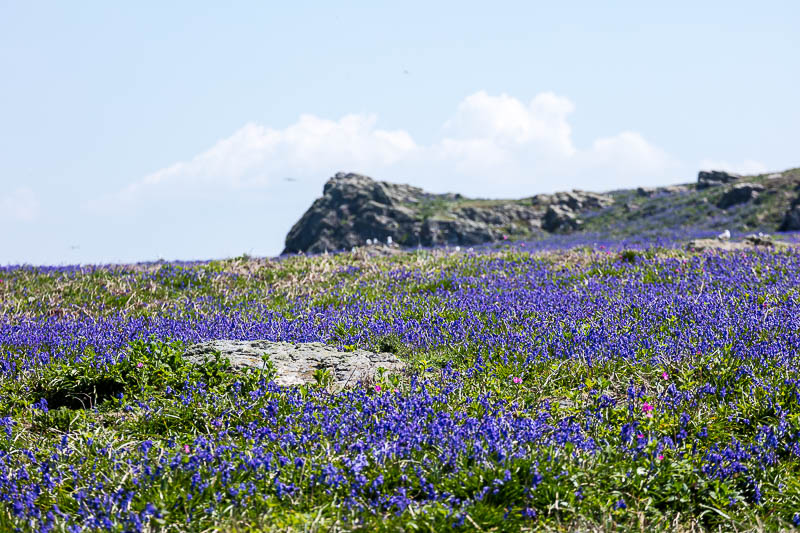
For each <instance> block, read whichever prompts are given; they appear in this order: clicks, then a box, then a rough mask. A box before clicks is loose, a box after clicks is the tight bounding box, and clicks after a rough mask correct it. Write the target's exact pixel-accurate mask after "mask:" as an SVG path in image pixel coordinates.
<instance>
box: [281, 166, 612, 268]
mask: <svg viewBox="0 0 800 533" xmlns="http://www.w3.org/2000/svg"><path fill="white" fill-rule="evenodd" d="M462 200H465V199H464V198H463V197H462V196H461V195H460V194H452V193H447V194H431V193H428V192H425V191H423V190H422V189H420V188H418V187H412V186H410V185H398V184H393V183H387V182H383V181H376V180H373V179H372V178H370V177H368V176H363V175H361V174H353V173H348V174H346V173H343V172H339V173H337V174H336V175H335V176H334V177H332V178H331V179H330V180H328V182H327V183H326V184H325V187H324V189H323V196H322V197H321V198H318V199H317V200H315V201H314V203H313V204H312V205H311V207H310V208H309V209H308V211H306V212H305V214H303V216H302V217H301V218H300V220H299V221H298V222H297V223H296V224H295V225H294V226H293V227H292V229H291V230H290V231H289V234H288V235H287V236H286V245H285V249H284V251H283V253H298V252H304V253H321V252H325V251H335V250H348V249H352V248H356V247H359V246H363V245H364V244H365V243H366V241H367V239H370V240H373V241H378V242H386V241H387V239H388V238H390V237H391V239H392V242H393V243H395V244H397V245H399V246H434V245H440V244H451V245H475V244H482V243H486V242H493V241H498V240H502V239H504V236H505V235H507V234H509V233H510V234H511V236H529V235H530V234H532V233H536V232H540V231H541V230H540V228H541V227H542V226H543V223H542V217H543V215H544V214H545V211H546V209H547V205H550V203H554V204H557V205H566V206H569V208H570V209H573V210H581V209H595V208H599V207H604V206H608V205H611V203H613V199H612V198H610V197H608V196H606V195H601V194H595V193H588V192H583V191H573V192H569V193H558V194H556V195H552V198H550V199H549V200H548V202H546V205H545V204H543V203H536V202H525V203H523V202H514V201H507V202H502V201H491V202H487V201H472V202H464V201H462Z"/></svg>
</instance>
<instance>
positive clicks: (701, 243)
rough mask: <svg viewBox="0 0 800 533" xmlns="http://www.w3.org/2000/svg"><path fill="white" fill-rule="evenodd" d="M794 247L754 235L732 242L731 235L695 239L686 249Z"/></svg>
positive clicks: (764, 236)
mask: <svg viewBox="0 0 800 533" xmlns="http://www.w3.org/2000/svg"><path fill="white" fill-rule="evenodd" d="M789 246H792V245H791V244H789V243H785V242H781V241H776V240H775V239H773V238H772V237H771V236H770V235H764V234H752V235H748V236H747V237H745V238H744V239H742V240H741V241H732V240H730V233H729V236H728V237H727V238H722V237H721V236H720V237H717V238H716V239H694V240H692V241H689V243H688V244H687V245H686V249H687V250H689V251H690V252H702V251H705V250H724V251H730V250H752V249H772V248H786V247H789Z"/></svg>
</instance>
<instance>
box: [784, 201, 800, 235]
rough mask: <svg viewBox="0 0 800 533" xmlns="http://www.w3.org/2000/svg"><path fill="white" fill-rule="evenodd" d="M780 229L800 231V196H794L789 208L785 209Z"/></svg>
mask: <svg viewBox="0 0 800 533" xmlns="http://www.w3.org/2000/svg"><path fill="white" fill-rule="evenodd" d="M780 230H781V231H800V196H798V197H797V198H795V200H794V201H793V202H792V203H791V205H790V206H789V209H787V210H786V214H785V215H784V216H783V222H782V223H781V227H780Z"/></svg>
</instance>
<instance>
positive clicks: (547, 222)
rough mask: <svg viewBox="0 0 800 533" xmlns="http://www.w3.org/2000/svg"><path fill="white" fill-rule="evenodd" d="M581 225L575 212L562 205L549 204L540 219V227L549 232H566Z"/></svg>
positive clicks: (581, 222)
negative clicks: (542, 217)
mask: <svg viewBox="0 0 800 533" xmlns="http://www.w3.org/2000/svg"><path fill="white" fill-rule="evenodd" d="M582 225H583V221H581V220H580V219H579V218H578V217H577V216H576V214H575V213H574V212H573V211H572V210H571V209H569V208H568V207H565V206H563V205H551V206H550V207H548V208H547V212H546V213H545V214H544V219H543V220H542V228H543V229H545V230H547V231H551V232H562V233H568V232H571V231H575V230H577V229H579V228H580V227H581V226H582Z"/></svg>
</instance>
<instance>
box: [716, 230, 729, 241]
mask: <svg viewBox="0 0 800 533" xmlns="http://www.w3.org/2000/svg"><path fill="white" fill-rule="evenodd" d="M730 238H731V230H729V229H726V230H725V231H723V232H722V233H720V234H719V235H717V239H719V240H721V241H727V240H729V239H730Z"/></svg>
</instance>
